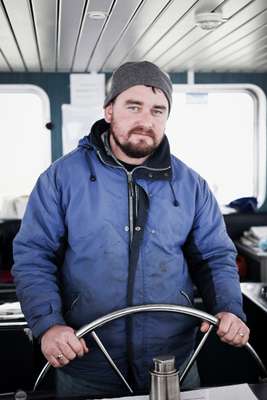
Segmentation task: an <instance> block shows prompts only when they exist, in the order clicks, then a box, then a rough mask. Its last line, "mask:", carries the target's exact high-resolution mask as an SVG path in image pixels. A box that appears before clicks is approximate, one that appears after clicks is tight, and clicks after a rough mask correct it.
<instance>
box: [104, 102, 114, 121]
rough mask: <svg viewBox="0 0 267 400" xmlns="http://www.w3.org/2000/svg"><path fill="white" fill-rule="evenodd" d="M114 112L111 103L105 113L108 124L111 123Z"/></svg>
mask: <svg viewBox="0 0 267 400" xmlns="http://www.w3.org/2000/svg"><path fill="white" fill-rule="evenodd" d="M112 112H113V104H112V103H110V104H109V105H108V106H107V107H106V108H105V109H104V114H105V120H106V122H107V123H108V124H110V122H111V119H112Z"/></svg>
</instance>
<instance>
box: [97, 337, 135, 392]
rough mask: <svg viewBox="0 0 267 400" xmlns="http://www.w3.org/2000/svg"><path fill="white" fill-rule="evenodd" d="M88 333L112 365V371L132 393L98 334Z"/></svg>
mask: <svg viewBox="0 0 267 400" xmlns="http://www.w3.org/2000/svg"><path fill="white" fill-rule="evenodd" d="M90 335H91V336H92V338H93V339H94V341H95V342H96V344H97V346H98V347H99V349H100V350H101V351H102V353H103V354H104V356H105V357H106V359H107V360H108V362H109V363H110V365H111V366H112V368H113V369H114V371H115V372H116V374H117V375H118V376H119V377H120V378H121V380H122V381H123V383H124V384H125V385H126V386H127V388H128V389H129V390H130V392H131V393H133V390H132V388H131V386H130V385H129V384H128V382H127V381H126V379H125V378H124V376H123V375H122V373H121V371H120V370H119V368H118V367H117V365H116V364H115V363H114V361H113V360H112V358H111V356H110V354H109V353H108V351H107V350H106V348H105V346H104V345H103V343H102V342H101V340H100V339H99V337H98V335H97V334H96V333H95V331H92V332H90Z"/></svg>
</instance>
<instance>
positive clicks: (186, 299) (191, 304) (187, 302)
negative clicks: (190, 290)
mask: <svg viewBox="0 0 267 400" xmlns="http://www.w3.org/2000/svg"><path fill="white" fill-rule="evenodd" d="M179 293H180V294H181V296H182V298H183V300H184V301H186V304H185V305H187V306H190V307H194V304H193V300H191V298H190V296H189V295H188V294H187V293H186V292H185V291H184V290H182V289H179Z"/></svg>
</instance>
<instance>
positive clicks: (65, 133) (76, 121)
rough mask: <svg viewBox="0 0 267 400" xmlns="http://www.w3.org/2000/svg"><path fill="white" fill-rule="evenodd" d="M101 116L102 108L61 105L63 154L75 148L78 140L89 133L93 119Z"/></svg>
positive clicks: (95, 119)
mask: <svg viewBox="0 0 267 400" xmlns="http://www.w3.org/2000/svg"><path fill="white" fill-rule="evenodd" d="M101 118H103V109H102V108H99V107H90V108H89V109H88V108H85V107H76V106H73V105H72V104H63V105H62V146H63V154H66V153H68V152H69V151H72V150H73V149H75V148H76V147H77V145H78V142H79V140H80V139H81V138H82V137H83V136H85V135H88V134H89V133H90V129H91V127H92V125H93V124H94V122H95V121H97V120H98V119H101Z"/></svg>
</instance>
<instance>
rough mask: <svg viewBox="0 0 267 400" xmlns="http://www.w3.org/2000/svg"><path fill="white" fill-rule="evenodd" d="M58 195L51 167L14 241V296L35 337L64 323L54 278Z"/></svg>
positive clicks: (61, 230) (61, 231) (59, 234)
mask: <svg viewBox="0 0 267 400" xmlns="http://www.w3.org/2000/svg"><path fill="white" fill-rule="evenodd" d="M59 198H60V196H59V194H58V191H57V188H56V185H55V179H54V178H53V176H52V172H51V167H50V169H48V171H46V172H45V173H44V174H42V175H41V176H40V178H39V179H38V181H37V184H36V186H35V188H34V189H33V191H32V193H31V195H30V199H29V203H28V206H27V209H26V213H25V216H24V218H23V221H22V224H21V228H20V230H19V232H18V234H17V236H16V238H15V240H14V244H13V254H14V266H13V268H12V274H13V276H14V280H15V283H16V290H17V296H18V299H19V301H20V302H21V307H22V311H23V313H24V315H25V318H26V320H27V322H28V324H29V327H30V328H31V329H32V332H33V334H34V336H36V337H38V336H40V335H42V333H44V332H45V331H46V330H47V329H48V328H49V327H51V326H53V325H55V324H65V322H64V319H63V317H62V314H61V297H60V290H59V286H58V280H57V276H58V267H57V262H58V250H59V248H60V247H61V243H62V239H63V238H64V235H65V227H64V218H63V212H62V210H61V207H60V201H59Z"/></svg>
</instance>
